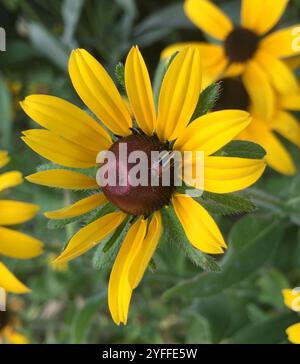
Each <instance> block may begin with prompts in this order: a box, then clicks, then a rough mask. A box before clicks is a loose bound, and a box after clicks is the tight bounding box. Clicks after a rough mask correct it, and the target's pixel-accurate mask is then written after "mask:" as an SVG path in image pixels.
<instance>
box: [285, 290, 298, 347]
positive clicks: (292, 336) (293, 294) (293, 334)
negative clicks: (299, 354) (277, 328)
mask: <svg viewBox="0 0 300 364" xmlns="http://www.w3.org/2000/svg"><path fill="white" fill-rule="evenodd" d="M282 294H283V298H284V303H285V304H286V305H287V307H289V308H290V309H292V310H293V311H295V312H299V313H300V289H298V290H297V289H295V290H292V289H284V290H282ZM286 333H287V335H288V338H289V340H290V342H292V343H293V344H300V322H299V323H298V324H295V325H292V326H290V327H289V328H288V329H287V330H286Z"/></svg>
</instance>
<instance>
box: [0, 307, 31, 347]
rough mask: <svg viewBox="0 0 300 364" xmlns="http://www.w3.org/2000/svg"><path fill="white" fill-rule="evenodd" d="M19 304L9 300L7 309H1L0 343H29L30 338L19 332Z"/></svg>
mask: <svg viewBox="0 0 300 364" xmlns="http://www.w3.org/2000/svg"><path fill="white" fill-rule="evenodd" d="M18 306H19V304H18V303H17V304H15V302H14V301H12V302H11V301H9V303H8V305H7V310H6V311H0V344H28V343H29V341H28V339H27V338H26V337H25V336H24V335H22V334H20V333H19V332H18V328H19V326H20V322H19V318H18V316H19V315H18V314H19V307H18Z"/></svg>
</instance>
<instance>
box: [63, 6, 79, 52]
mask: <svg viewBox="0 0 300 364" xmlns="http://www.w3.org/2000/svg"><path fill="white" fill-rule="evenodd" d="M83 4H84V0H64V1H63V3H62V17H63V20H64V34H63V37H62V39H63V42H64V44H66V45H67V46H68V48H69V49H72V48H76V47H77V44H76V41H75V39H74V33H75V30H76V27H77V24H78V21H79V18H80V15H81V11H82V7H83Z"/></svg>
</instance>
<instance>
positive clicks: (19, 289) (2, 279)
mask: <svg viewBox="0 0 300 364" xmlns="http://www.w3.org/2000/svg"><path fill="white" fill-rule="evenodd" d="M0 287H1V288H3V289H5V291H7V292H10V293H17V294H21V293H28V292H30V289H29V288H27V287H26V286H25V285H24V284H23V283H22V282H20V281H19V280H18V279H17V278H16V277H15V276H14V275H13V274H12V273H11V272H10V271H9V270H8V269H7V267H6V266H5V265H4V264H3V263H1V262H0Z"/></svg>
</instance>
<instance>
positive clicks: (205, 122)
mask: <svg viewBox="0 0 300 364" xmlns="http://www.w3.org/2000/svg"><path fill="white" fill-rule="evenodd" d="M200 64H201V62H200V55H199V52H198V50H197V49H192V48H187V49H184V50H183V51H181V52H180V53H179V54H178V55H176V57H175V58H174V60H173V62H172V63H171V65H170V66H169V68H168V70H167V72H166V74H165V76H164V79H163V81H162V85H161V91H160V96H159V102H158V110H156V106H155V103H154V98H153V93H152V87H151V82H150V78H149V74H148V71H147V68H146V65H145V62H144V60H143V57H142V55H141V53H140V52H139V50H138V48H137V47H133V48H132V49H131V51H130V53H129V54H128V57H127V60H126V64H125V84H126V91H127V96H128V100H129V104H130V108H131V111H132V114H133V116H134V118H132V117H131V112H130V111H129V109H128V107H127V106H126V103H125V102H124V99H123V98H122V97H121V95H120V94H119V92H118V90H117V88H116V86H115V85H114V83H113V81H112V79H111V78H110V76H109V75H108V73H107V72H106V71H105V70H104V68H103V67H102V66H101V64H99V63H98V62H97V61H96V59H95V58H93V57H92V56H91V55H90V54H89V53H88V52H87V51H85V50H82V49H78V50H75V51H73V52H72V54H71V57H70V61H69V73H70V77H71V80H72V83H73V85H74V87H75V89H76V91H77V93H78V95H79V96H80V97H81V99H82V100H83V102H84V103H85V104H86V105H87V106H88V107H89V109H90V110H91V111H92V112H93V113H94V114H95V115H96V116H97V117H98V119H99V120H100V121H101V122H102V123H103V124H104V125H105V126H106V127H107V129H109V131H110V132H111V133H112V134H113V135H112V136H111V135H110V134H109V133H108V132H107V131H106V129H104V128H103V127H101V126H100V124H99V123H98V122H97V121H96V120H95V119H94V118H92V117H91V116H89V115H88V114H87V113H85V112H84V111H82V110H81V109H79V108H78V107H76V106H74V105H72V104H70V103H68V102H66V101H64V100H62V99H58V98H56V97H52V96H44V95H33V96H29V97H27V98H26V99H25V101H23V102H22V103H21V105H22V107H23V110H24V111H25V112H26V113H27V114H28V115H29V116H30V117H31V118H32V119H33V120H35V121H36V122H37V123H38V124H40V125H41V126H43V127H44V128H45V129H39V130H29V131H26V132H25V133H24V138H23V139H24V141H25V143H27V144H28V145H29V146H30V147H31V148H32V149H33V150H34V151H36V152H37V153H39V154H40V155H42V156H43V157H45V158H47V159H49V160H50V161H52V162H54V163H56V164H60V165H62V166H64V167H72V168H88V167H94V166H95V163H96V157H97V155H98V153H99V152H101V151H103V150H109V151H110V152H112V153H113V154H114V155H115V158H116V160H117V164H119V165H120V166H121V168H119V169H118V172H117V173H118V174H119V175H118V177H119V178H121V177H123V181H125V185H124V184H122V185H121V183H119V184H118V185H110V184H108V185H106V186H105V187H103V188H100V187H99V186H98V184H97V181H96V179H95V178H94V177H91V176H88V175H85V174H83V173H80V172H78V171H74V170H68V169H53V170H44V171H40V172H38V173H35V174H33V175H31V176H29V177H27V178H28V180H29V181H31V182H33V183H37V184H42V185H46V186H51V187H60V188H65V189H73V190H78V189H85V190H96V193H94V194H92V195H90V196H88V197H86V198H84V199H83V200H81V201H79V202H76V203H75V204H73V205H72V206H69V207H65V208H63V209H61V210H58V211H54V212H48V213H47V214H46V216H47V217H49V218H52V219H65V218H72V217H75V216H78V215H81V214H85V213H87V212H88V211H90V210H93V209H95V208H97V207H99V206H103V205H104V204H106V203H107V202H110V203H111V204H112V206H113V207H114V209H113V211H107V212H106V213H105V214H104V216H101V217H100V218H97V219H95V221H93V222H91V223H90V224H88V225H86V226H85V227H84V228H82V229H81V230H79V231H78V232H77V233H76V234H75V235H74V236H73V237H72V238H71V240H70V241H69V244H68V245H67V247H66V248H65V250H64V251H63V252H62V254H61V255H60V256H59V257H58V259H57V260H56V261H57V262H67V261H70V260H71V259H74V258H76V257H78V256H80V255H82V254H83V253H85V252H87V251H88V250H90V249H91V248H93V247H95V246H96V244H98V243H99V242H101V240H102V239H104V238H105V237H107V236H109V235H110V234H112V233H113V232H114V231H117V232H118V229H119V228H120V226H122V224H123V222H124V221H126V219H128V218H130V219H131V220H130V221H131V226H130V228H129V230H128V232H127V234H126V236H125V238H124V241H123V243H122V245H121V248H120V250H119V252H118V255H117V257H116V260H115V262H114V265H113V268H112V272H111V275H110V280H109V289H108V303H109V308H110V312H111V315H112V317H113V320H114V321H115V322H116V323H117V324H120V323H124V324H126V322H127V316H128V309H129V303H130V300H131V296H132V292H133V290H134V289H135V288H136V287H137V285H138V284H139V282H140V280H141V279H142V277H143V274H144V272H145V270H146V269H147V267H148V265H149V262H150V259H151V257H152V255H153V253H154V251H155V249H156V247H157V244H158V242H159V240H160V237H161V235H162V234H163V226H162V217H161V213H160V210H161V209H162V208H164V207H165V206H168V205H169V204H172V206H173V208H174V210H175V212H176V214H177V217H178V220H179V221H180V223H181V224H182V227H183V229H184V231H185V233H186V235H187V237H188V239H189V241H190V243H191V244H192V245H193V246H194V247H195V248H197V249H199V250H201V251H203V252H205V253H208V254H220V253H223V251H224V249H225V248H226V244H225V241H224V239H223V237H222V234H221V232H220V230H219V228H218V226H217V225H216V223H215V222H214V220H213V219H212V217H211V216H210V215H209V214H208V212H207V211H206V210H205V209H204V208H203V207H202V206H201V205H200V204H199V203H198V202H196V201H195V200H194V199H193V198H191V197H190V196H188V195H185V194H183V193H177V192H176V190H175V187H174V185H173V184H172V183H171V184H169V185H166V186H165V185H162V183H161V181H160V183H159V185H157V186H153V185H151V184H150V185H147V186H142V185H137V186H133V185H132V184H131V183H130V182H128V178H127V177H128V176H127V173H128V171H130V170H131V168H132V165H131V166H129V163H128V161H126V162H125V163H124V162H123V161H121V159H120V158H119V154H118V150H119V147H120V145H121V144H123V145H124V144H125V145H126V146H127V150H128V151H130V152H134V151H143V152H145V153H146V154H147V155H148V154H149V153H150V152H152V151H161V150H164V151H166V150H167V151H168V152H172V150H177V151H180V152H184V151H186V150H189V151H198V150H199V151H203V153H204V159H205V166H204V170H205V179H204V189H205V190H207V191H211V192H215V193H229V192H233V191H237V190H241V189H244V188H246V187H248V186H250V185H252V184H253V183H254V182H255V181H257V179H258V178H259V177H260V176H261V175H262V173H263V171H264V169H265V162H264V160H255V159H243V158H230V157H228V158H224V157H220V156H213V154H214V153H215V152H216V151H218V150H219V149H220V148H221V147H222V146H224V145H225V144H227V143H228V142H229V141H231V140H232V139H233V138H234V137H235V136H236V135H237V134H238V133H240V132H241V131H242V130H243V129H244V128H246V127H247V126H248V125H249V122H250V118H249V114H248V113H247V112H245V111H239V110H234V111H233V110H229V111H220V112H215V113H211V114H208V115H205V116H202V117H199V118H197V119H196V120H194V121H193V122H192V123H190V121H191V118H192V115H193V113H194V111H195V108H196V105H197V102H198V99H199V94H200V90H201V67H200ZM132 119H134V120H132ZM134 124H136V125H135V127H134ZM133 127H134V128H133ZM127 163H128V164H127ZM108 167H110V166H109V165H108ZM156 168H157V165H155V166H153V165H150V166H149V168H148V169H147V172H146V174H147V178H148V177H150V175H151V174H152V172H153V170H154V169H155V170H156ZM123 170H127V172H126V175H125V176H123V175H122V176H121V173H123V172H122V171H123ZM120 171H121V172H120ZM100 211H102V210H100Z"/></svg>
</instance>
